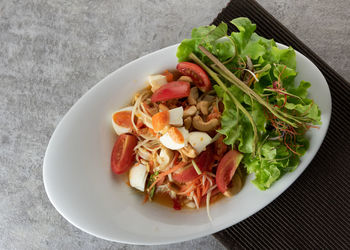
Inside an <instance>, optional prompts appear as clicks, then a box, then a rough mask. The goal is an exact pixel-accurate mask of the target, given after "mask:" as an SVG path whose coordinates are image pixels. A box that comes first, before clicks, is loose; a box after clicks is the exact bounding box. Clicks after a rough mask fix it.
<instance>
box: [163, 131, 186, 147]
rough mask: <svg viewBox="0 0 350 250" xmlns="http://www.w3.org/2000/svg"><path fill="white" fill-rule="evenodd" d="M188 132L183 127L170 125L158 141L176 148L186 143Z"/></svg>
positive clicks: (165, 145)
mask: <svg viewBox="0 0 350 250" xmlns="http://www.w3.org/2000/svg"><path fill="white" fill-rule="evenodd" d="M188 136H189V132H188V130H187V129H185V128H184V127H180V128H177V127H170V128H169V129H168V131H167V132H166V133H165V134H164V135H163V136H161V137H160V138H159V140H160V142H161V143H162V144H163V145H164V147H167V148H169V149H172V150H178V149H181V148H183V147H185V146H186V145H187V142H188Z"/></svg>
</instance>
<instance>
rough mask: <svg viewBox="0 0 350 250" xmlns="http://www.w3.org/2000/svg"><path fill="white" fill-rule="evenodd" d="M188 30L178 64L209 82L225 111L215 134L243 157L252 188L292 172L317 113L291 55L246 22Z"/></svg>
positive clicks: (289, 50) (308, 85)
mask: <svg viewBox="0 0 350 250" xmlns="http://www.w3.org/2000/svg"><path fill="white" fill-rule="evenodd" d="M231 23H232V24H233V25H234V26H235V27H236V28H237V30H238V31H237V32H232V33H231V34H230V35H228V34H227V31H228V27H227V24H225V23H220V24H219V25H218V26H215V25H211V26H202V27H198V28H194V29H193V30H192V38H191V39H185V40H183V41H182V42H181V44H180V46H179V47H178V50H177V54H176V55H177V57H178V59H179V61H190V60H192V61H194V62H195V63H197V64H198V65H200V66H201V67H202V68H203V69H204V70H205V71H206V72H207V73H208V75H209V76H210V77H211V78H212V83H217V84H215V85H214V89H215V91H216V93H217V95H218V96H219V97H220V98H222V102H223V104H224V111H223V113H222V116H221V128H220V129H219V130H218V132H219V133H221V134H223V135H225V139H224V142H225V143H226V144H227V145H230V146H231V147H234V148H237V149H238V150H239V151H240V152H242V153H244V159H243V164H244V166H245V168H246V169H247V172H248V173H254V174H255V179H254V180H253V183H254V184H255V185H256V186H257V187H258V188H260V189H261V190H265V189H267V188H269V187H270V186H271V185H272V183H273V182H275V181H276V180H278V179H279V178H280V177H281V176H282V175H284V174H285V173H287V172H290V171H293V170H294V169H295V168H296V167H297V166H298V164H299V160H300V157H301V156H302V155H303V154H305V152H306V150H307V148H308V146H309V142H308V140H307V138H306V136H305V132H306V131H307V130H308V129H309V128H310V127H315V126H314V125H319V124H321V121H320V120H321V111H320V110H319V108H318V106H317V104H316V103H314V102H313V100H311V99H309V98H308V88H309V87H310V86H311V84H310V83H309V82H305V81H301V82H300V83H299V84H295V77H296V75H297V72H296V59H295V51H294V49H293V48H291V47H289V48H286V49H279V48H278V47H277V45H276V43H275V42H274V40H272V39H270V40H269V39H266V38H264V37H261V36H259V35H258V34H256V33H255V29H256V25H255V24H253V23H251V21H250V20H249V19H248V18H243V17H241V18H236V19H234V20H232V21H231Z"/></svg>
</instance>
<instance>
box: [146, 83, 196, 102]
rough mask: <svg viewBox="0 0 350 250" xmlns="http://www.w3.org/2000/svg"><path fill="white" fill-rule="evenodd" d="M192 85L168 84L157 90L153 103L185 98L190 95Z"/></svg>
mask: <svg viewBox="0 0 350 250" xmlns="http://www.w3.org/2000/svg"><path fill="white" fill-rule="evenodd" d="M190 88H191V86H190V83H189V82H184V81H174V82H168V83H167V84H165V85H163V86H162V87H160V88H159V89H157V90H156V91H155V92H154V93H153V95H152V97H151V101H152V102H160V101H168V100H171V99H175V98H183V97H187V96H189V95H190Z"/></svg>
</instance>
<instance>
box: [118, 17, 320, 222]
mask: <svg viewBox="0 0 350 250" xmlns="http://www.w3.org/2000/svg"><path fill="white" fill-rule="evenodd" d="M231 24H233V25H234V26H235V27H236V28H237V31H235V32H232V33H231V34H228V33H227V30H228V28H227V24H226V23H221V24H219V25H218V26H215V25H211V26H201V27H198V28H194V29H193V30H192V37H191V38H190V39H185V40H183V41H182V42H181V44H180V45H179V46H178V49H177V54H176V55H177V57H178V60H179V63H178V64H177V66H176V69H173V70H172V69H168V70H169V71H168V70H166V71H165V72H163V73H160V74H154V75H150V76H149V77H148V87H147V88H145V89H143V90H141V91H140V92H138V93H136V94H135V96H134V97H133V100H132V102H131V105H130V106H128V107H125V108H122V109H120V110H118V111H116V112H114V114H113V115H112V124H113V128H114V130H115V132H116V134H117V135H118V137H117V140H116V142H115V145H114V147H113V151H112V156H111V168H112V171H113V172H114V173H115V174H123V173H127V174H128V177H129V182H128V184H129V185H130V186H131V187H132V188H134V189H137V190H139V191H141V192H143V193H144V197H145V198H144V201H145V202H146V201H154V200H157V197H160V196H162V197H167V198H168V199H169V200H171V201H172V205H173V207H174V209H176V210H179V209H181V208H184V207H188V208H197V209H199V208H200V207H201V206H206V208H207V211H208V216H209V218H210V215H209V206H210V204H211V203H212V202H214V201H215V200H217V199H218V198H220V197H224V196H228V197H229V196H232V195H235V194H236V193H238V192H239V191H240V189H241V188H242V186H243V184H244V180H245V176H246V174H254V175H255V179H254V180H252V183H253V184H255V185H256V186H257V187H258V188H259V189H261V190H266V189H268V188H269V187H270V186H271V185H272V184H273V183H274V182H275V181H277V180H278V179H279V178H281V177H282V176H283V175H284V174H286V173H288V172H291V171H293V170H294V169H295V168H296V167H297V166H298V164H299V161H300V157H301V156H302V155H303V154H305V152H306V150H307V148H308V139H307V136H306V132H307V131H308V129H310V128H318V127H317V125H320V124H321V121H320V120H321V111H320V110H319V108H318V106H317V104H316V103H314V101H313V100H312V99H309V98H308V88H309V87H310V86H311V84H310V83H309V82H306V81H301V82H300V83H295V77H296V75H297V72H296V59H295V51H294V50H293V48H291V47H289V48H286V49H280V48H278V47H277V45H276V43H275V42H274V41H273V40H272V39H271V40H268V39H266V38H263V37H261V36H259V35H257V34H256V33H255V32H254V31H255V29H256V25H255V24H252V23H251V21H250V20H249V19H248V18H244V17H241V18H237V19H234V20H232V21H231Z"/></svg>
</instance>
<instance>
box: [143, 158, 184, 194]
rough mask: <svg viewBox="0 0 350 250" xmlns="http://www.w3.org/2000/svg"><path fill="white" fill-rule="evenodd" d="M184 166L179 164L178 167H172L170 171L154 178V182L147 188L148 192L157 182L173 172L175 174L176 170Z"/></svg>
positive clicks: (182, 163)
mask: <svg viewBox="0 0 350 250" xmlns="http://www.w3.org/2000/svg"><path fill="white" fill-rule="evenodd" d="M185 165H186V162H180V163H179V164H178V165H175V166H174V167H172V168H171V169H169V170H167V171H165V172H163V173H161V174H159V175H158V176H157V177H156V180H155V181H154V182H153V183H152V185H151V186H150V187H149V188H148V189H149V190H151V189H152V188H153V187H154V185H156V184H157V182H159V181H161V179H162V178H163V177H165V176H167V175H168V174H171V173H173V172H175V171H176V170H178V169H180V168H181V167H184V166H185Z"/></svg>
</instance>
